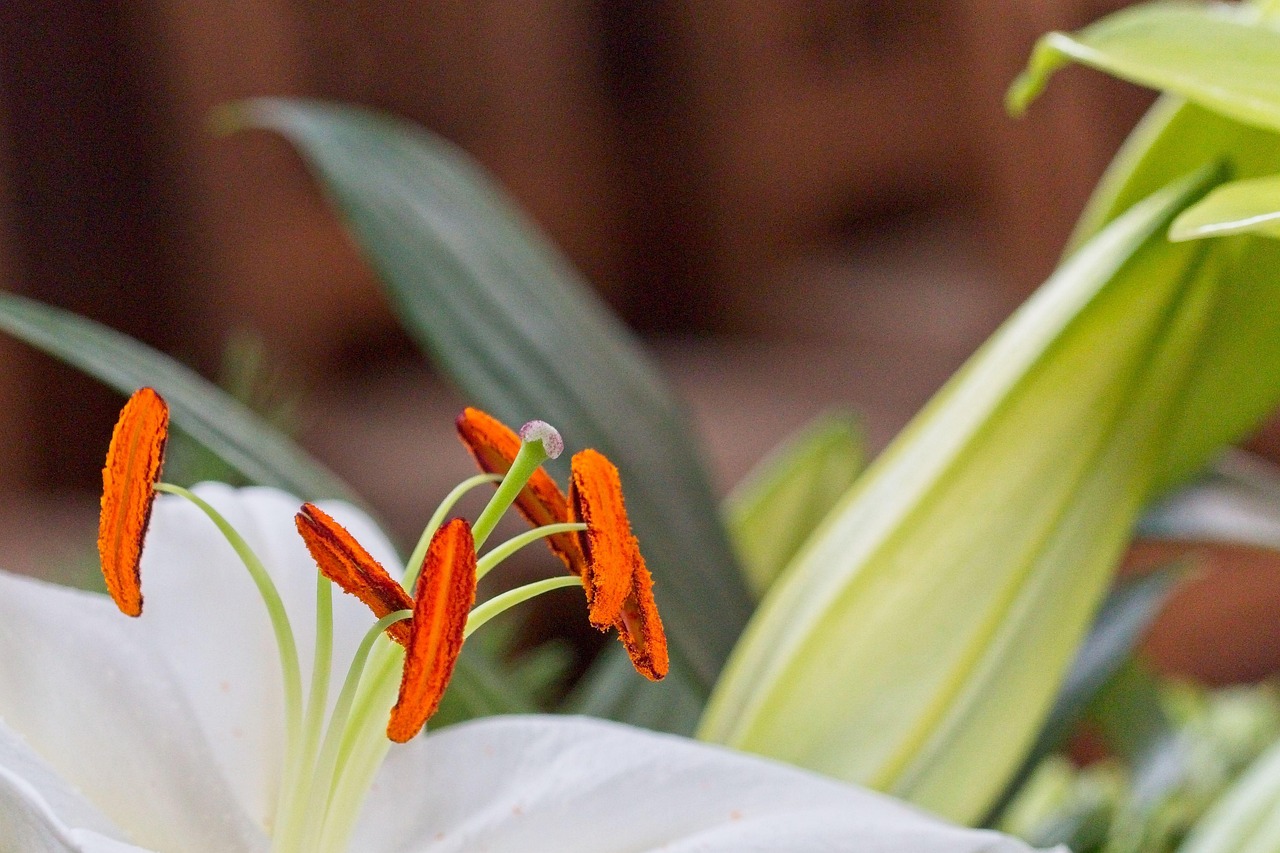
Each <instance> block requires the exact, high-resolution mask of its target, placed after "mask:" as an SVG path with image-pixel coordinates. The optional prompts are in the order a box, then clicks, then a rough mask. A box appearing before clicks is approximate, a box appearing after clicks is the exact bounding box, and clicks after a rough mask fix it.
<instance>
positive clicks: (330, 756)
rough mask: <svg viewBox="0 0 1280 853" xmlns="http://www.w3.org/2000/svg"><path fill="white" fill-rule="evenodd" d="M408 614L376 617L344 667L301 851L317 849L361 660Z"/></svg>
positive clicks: (311, 789) (410, 613)
mask: <svg viewBox="0 0 1280 853" xmlns="http://www.w3.org/2000/svg"><path fill="white" fill-rule="evenodd" d="M412 616H413V611H412V610H397V611H396V612H395V613H391V614H389V615H387V616H384V617H382V618H381V619H379V620H378V621H377V623H376V624H374V626H373V627H372V628H370V629H369V631H368V632H367V633H366V634H365V635H364V638H363V639H362V640H361V641H360V646H359V647H358V648H357V649H356V653H355V656H354V657H352V659H351V667H350V668H349V669H348V670H347V677H346V679H345V680H344V681H343V682H342V690H341V691H340V692H339V693H338V700H337V702H335V703H334V706H333V713H332V714H330V715H329V727H328V729H327V730H326V731H325V735H324V744H323V745H322V746H321V747H320V754H319V756H318V757H317V759H316V763H315V768H314V771H313V772H312V775H311V780H312V781H311V784H310V785H309V786H308V788H309V790H308V793H307V798H306V801H307V807H306V814H305V819H304V821H303V825H304V826H306V827H307V828H308V829H307V834H306V837H305V838H303V841H304V842H305V843H304V845H303V848H302V849H304V850H313V849H317V845H318V844H319V843H320V840H321V839H320V834H321V830H322V829H323V828H324V826H325V823H326V822H327V820H328V812H329V804H330V802H331V799H332V797H333V794H334V793H335V790H336V788H337V778H338V776H337V774H338V754H339V748H340V747H341V745H342V741H343V736H344V735H345V734H346V729H347V721H348V717H349V715H350V713H351V704H352V702H354V701H355V697H356V691H357V689H358V688H359V686H360V681H361V679H362V677H363V675H364V667H365V662H366V661H367V660H368V659H369V652H370V651H371V650H372V649H373V644H374V641H376V640H377V639H378V637H380V636H382V633H383V632H384V631H386V630H387V629H388V628H390V627H391V626H392V625H394V624H395V623H397V622H401V621H403V620H405V619H408V618H410V617H412Z"/></svg>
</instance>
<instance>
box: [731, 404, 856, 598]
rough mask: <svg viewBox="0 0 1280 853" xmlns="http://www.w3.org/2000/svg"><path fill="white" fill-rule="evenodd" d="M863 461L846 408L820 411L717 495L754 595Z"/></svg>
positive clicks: (810, 530)
mask: <svg viewBox="0 0 1280 853" xmlns="http://www.w3.org/2000/svg"><path fill="white" fill-rule="evenodd" d="M865 465H866V453H865V448H864V446H863V437H862V429H861V427H860V426H859V424H858V421H857V419H856V418H854V417H852V416H850V415H839V414H828V415H823V416H821V417H819V418H817V419H815V420H814V421H813V422H811V423H810V424H808V425H807V426H805V427H804V428H803V429H802V430H800V431H799V432H797V433H796V434H794V435H792V436H790V437H788V438H787V439H786V441H784V442H783V443H782V444H781V445H779V446H778V447H777V448H776V449H775V450H774V451H773V452H772V453H771V454H770V455H769V456H767V457H766V458H765V459H764V460H762V461H761V462H759V463H758V464H757V465H756V467H755V468H754V469H753V470H752V471H751V472H750V473H749V474H748V475H747V476H746V477H745V478H744V479H743V480H742V482H741V483H739V484H738V486H737V487H736V488H735V489H734V490H733V492H732V493H731V494H730V495H729V497H728V498H727V499H726V500H725V506H724V515H725V519H726V523H727V524H728V527H729V536H730V539H731V541H732V542H733V544H734V546H735V548H736V549H737V552H738V558H739V560H740V561H741V563H742V569H743V572H744V573H745V574H746V578H747V585H748V587H750V589H751V591H752V593H753V594H754V595H755V596H756V597H757V598H759V597H761V596H763V595H764V593H765V592H766V591H767V590H768V589H769V587H770V586H771V585H772V584H773V581H774V579H775V578H776V577H777V576H778V575H779V574H780V573H781V572H782V570H783V569H784V568H786V566H787V564H788V563H789V562H791V558H792V557H794V556H795V555H796V553H797V552H798V551H799V550H800V547H801V546H802V545H803V544H804V543H805V540H806V539H808V538H809V535H810V534H811V533H813V531H814V529H815V528H817V526H818V524H819V523H820V522H821V521H822V520H823V519H824V518H826V516H827V514H828V513H829V512H830V511H831V508H832V507H833V506H835V504H836V501H837V500H838V499H839V498H840V496H841V495H843V494H844V493H845V492H846V491H848V489H849V487H850V486H852V485H853V481H854V480H856V479H857V477H858V474H859V473H860V472H861V471H862V469H863V467H864V466H865Z"/></svg>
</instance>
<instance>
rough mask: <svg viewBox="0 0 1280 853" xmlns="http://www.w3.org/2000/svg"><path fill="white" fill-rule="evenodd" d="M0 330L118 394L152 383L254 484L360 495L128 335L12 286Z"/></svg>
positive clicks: (306, 494)
mask: <svg viewBox="0 0 1280 853" xmlns="http://www.w3.org/2000/svg"><path fill="white" fill-rule="evenodd" d="M0 331H3V332H6V333H8V334H10V335H13V336H14V337H15V338H18V339H19V340H21V341H25V342H26V343H28V344H30V345H31V346H33V347H36V348H37V349H39V350H42V351H43V352H46V353H48V354H49V355H52V356H54V357H56V358H58V359H61V360H62V361H65V362H67V363H68V364H70V365H73V366H75V367H77V368H79V369H80V370H83V371H84V372H85V373H87V374H89V375H90V376H92V377H94V378H95V379H98V380H100V381H102V382H104V383H106V384H107V385H110V386H111V387H112V388H115V389H116V390H117V391H119V392H120V393H121V394H126V395H127V394H131V393H133V392H134V391H135V390H137V389H138V388H140V387H141V386H143V385H150V386H151V387H153V388H155V389H156V390H157V391H159V392H160V394H161V395H163V396H164V398H165V400H166V401H167V402H168V403H169V410H170V415H171V417H172V420H173V424H174V426H176V427H177V428H179V429H181V430H183V431H184V432H186V433H187V434H188V435H189V436H191V438H193V439H195V440H196V441H197V442H199V443H200V444H202V445H204V446H205V447H207V448H208V449H209V450H211V451H213V452H214V453H215V454H217V455H218V456H219V457H220V458H222V459H223V460H224V461H225V462H226V463H227V464H229V465H231V466H232V467H233V468H235V469H236V470H237V471H239V472H240V473H241V474H243V475H244V476H246V477H248V478H249V479H250V480H252V481H253V482H255V483H260V484H262V485H267V486H277V487H279V488H281V489H284V490H286V491H289V492H292V493H293V494H295V495H297V496H299V497H301V498H303V499H305V500H316V499H318V498H324V497H335V498H344V499H346V500H348V501H352V502H358V499H357V498H356V497H355V496H354V494H353V493H352V492H351V490H350V489H349V488H348V487H347V486H346V485H345V484H344V483H343V482H342V481H341V480H339V479H338V477H337V476H335V475H334V474H332V473H330V472H329V471H328V470H327V469H325V468H324V466H322V465H321V464H320V463H319V462H317V461H316V460H314V459H312V458H311V457H310V456H309V455H307V453H306V452H304V451H303V450H302V449H301V448H299V447H298V446H297V445H296V444H295V443H294V442H293V441H291V440H290V439H289V438H287V437H285V436H284V435H283V434H281V433H280V431H279V430H277V429H276V428H275V427H273V426H272V425H271V424H270V423H268V422H267V421H266V420H264V419H263V418H261V417H260V416H258V415H256V414H254V413H253V412H252V411H251V410H250V409H248V408H247V407H246V406H245V405H244V404H242V403H240V402H239V401H238V400H236V399H235V398H233V397H231V396H230V395H229V394H227V393H226V392H225V391H223V390H222V389H221V388H219V387H218V386H216V385H214V384H213V383H212V382H210V381H208V380H207V379H205V378H204V377H202V376H200V375H199V374H197V373H196V372H195V371H193V370H191V369H189V368H187V367H185V366H183V365H181V364H179V363H178V362H176V361H174V360H173V359H172V358H170V357H169V356H167V355H165V354H164V353H161V352H157V351H156V350H153V349H151V348H150V347H148V346H146V345H145V344H142V343H139V342H138V341H135V340H133V339H132V338H130V337H128V336H127V335H122V334H120V333H119V332H117V331H115V330H113V329H109V328H107V327H106V326H103V325H101V324H99V323H95V322H94V321H92V320H88V319H86V318H84V317H80V316H77V315H75V314H72V313H70V312H68V311H63V310H62V309H60V308H54V307H52V306H49V305H44V304H42V303H39V302H36V301H34V300H31V299H27V298H26V297H23V296H17V295H15V294H12V293H0ZM103 447H104V449H105V447H106V437H104V438H103Z"/></svg>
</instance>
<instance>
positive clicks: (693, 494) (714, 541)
mask: <svg viewBox="0 0 1280 853" xmlns="http://www.w3.org/2000/svg"><path fill="white" fill-rule="evenodd" d="M239 120H241V121H243V122H244V123H246V124H250V125H253V126H257V127H263V128H269V129H273V130H276V131H278V132H279V133H281V134H283V135H284V136H285V137H286V138H288V139H289V140H290V141H291V142H293V143H294V145H296V146H297V147H298V149H299V150H300V151H301V152H302V154H303V156H304V157H305V158H306V160H307V162H308V164H309V165H310V167H311V168H312V169H313V170H314V172H315V173H316V175H317V177H318V178H319V180H320V182H321V183H322V185H323V187H324V188H325V190H326V192H327V193H328V194H329V196H330V197H331V199H332V200H333V202H334V204H335V205H336V206H337V208H338V209H339V210H340V211H341V213H342V215H343V216H344V217H345V218H346V220H347V221H348V223H349V225H350V227H351V230H352V232H353V233H354V235H355V237H356V239H357V241H358V242H359V244H360V246H361V247H362V248H363V249H364V251H365V252H366V254H367V256H368V257H369V259H370V261H371V263H372V264H373V266H374V268H375V269H376V270H377V271H378V273H379V274H380V276H381V278H382V281H383V283H384V285H385V286H386V288H387V292H388V293H389V294H390V296H391V299H392V302H393V304H394V305H395V307H396V310H397V311H398V313H399V314H400V317H401V319H402V320H403V322H404V323H405V326H406V328H407V329H408V330H409V332H410V334H411V335H413V336H414V337H415V339H416V340H417V341H418V342H419V343H420V344H421V345H422V346H423V347H424V348H425V349H426V350H428V351H429V352H430V353H431V354H432V356H433V358H434V360H435V363H436V364H438V365H439V366H440V367H441V369H442V370H444V371H445V372H446V373H447V374H448V375H449V376H450V377H451V378H452V380H453V381H454V382H455V383H456V384H457V385H458V387H459V388H461V389H462V391H463V392H464V393H465V394H467V395H468V396H469V397H470V398H471V399H472V400H474V401H475V403H476V405H479V406H481V407H483V408H485V409H488V410H489V411H491V412H492V413H493V414H494V415H495V416H497V417H499V418H501V419H503V420H505V421H507V422H510V423H515V424H519V423H521V422H522V421H525V420H529V419H531V418H535V417H536V418H541V419H544V420H547V421H550V422H551V423H553V424H556V425H557V426H558V427H559V428H560V429H561V430H562V431H563V433H564V435H565V440H566V442H567V444H568V446H570V447H587V446H590V447H595V448H597V449H598V450H600V451H601V452H603V453H605V454H606V455H608V456H609V457H610V458H611V459H612V460H613V461H614V462H615V464H617V466H618V468H619V470H620V471H621V473H622V479H623V483H624V484H625V488H626V491H627V507H628V509H629V511H630V514H631V520H632V523H633V525H634V527H635V530H636V534H637V536H638V537H639V538H640V541H641V542H643V543H644V551H645V555H646V558H647V560H648V563H649V566H650V568H651V569H652V571H653V573H654V576H655V578H656V581H657V583H656V591H657V596H658V601H659V605H660V607H661V609H662V614H663V619H664V622H665V624H666V626H667V630H668V634H669V636H670V637H671V639H672V645H673V656H674V658H675V662H676V663H682V664H683V665H684V666H687V667H688V668H689V669H690V670H691V673H690V675H691V678H690V679H689V681H688V683H690V684H692V685H694V686H697V687H700V688H701V689H704V690H705V689H706V687H708V686H709V685H710V683H711V681H712V680H713V679H714V677H715V675H716V673H718V672H719V670H720V668H721V665H722V664H723V662H724V660H725V658H726V657H727V656H728V654H729V650H730V648H731V647H732V646H733V643H734V641H735V639H736V638H737V636H738V634H739V632H740V631H741V630H742V627H743V625H745V624H746V620H747V618H748V616H749V615H750V613H751V609H752V604H751V599H750V596H749V595H748V593H747V590H746V588H745V586H744V584H743V582H742V580H741V576H740V574H739V571H738V569H737V566H736V565H735V562H734V559H733V555H732V552H731V550H730V547H729V543H728V538H727V536H726V534H725V531H724V529H723V527H722V526H721V525H720V523H719V516H718V513H717V508H716V503H715V500H714V497H713V494H712V490H711V487H710V485H709V481H708V478H707V476H706V474H705V472H704V469H703V465H702V462H701V459H700V458H699V455H698V452H697V450H696V446H697V441H696V439H695V435H694V431H693V429H692V427H691V426H690V423H689V421H688V419H687V418H686V416H685V413H684V411H683V410H682V409H681V408H680V406H679V405H678V404H677V403H676V401H675V400H674V398H673V396H672V395H671V393H670V392H669V391H668V390H667V388H666V386H665V385H664V384H663V383H662V381H661V380H660V378H659V376H658V374H657V372H656V371H655V370H654V369H653V367H652V366H651V365H650V362H649V360H648V358H647V357H646V356H645V355H644V353H643V352H642V351H641V348H640V346H639V345H638V343H637V342H636V341H635V340H634V339H633V337H632V336H631V335H630V334H629V333H628V332H627V331H626V330H625V329H624V328H623V327H622V326H621V324H619V323H618V321H617V320H616V319H615V318H614V317H612V316H611V315H610V314H609V313H608V311H607V310H606V309H605V307H604V306H603V305H602V304H601V303H600V301H599V299H598V298H597V297H595V296H594V295H593V294H592V293H591V292H590V290H589V289H588V288H587V287H586V286H585V285H584V284H583V282H582V281H581V280H580V279H579V277H578V276H577V274H576V273H574V272H573V271H572V270H571V269H570V268H569V266H568V264H567V263H566V262H565V260H564V259H563V258H562V257H561V256H560V255H559V254H557V253H556V252H555V250H553V249H552V248H551V247H550V245H549V244H548V243H547V242H546V241H545V240H544V239H542V238H541V237H540V236H539V235H538V233H537V231H536V230H535V229H534V227H533V226H532V225H530V224H529V223H528V222H527V221H526V220H525V218H524V217H523V216H521V215H520V214H519V213H518V212H517V211H516V210H515V209H514V207H513V206H512V205H511V204H510V202H508V201H507V200H506V199H505V197H503V195H502V194H501V192H500V191H499V190H498V189H497V188H496V187H495V186H494V184H493V183H492V182H491V181H490V180H489V179H488V178H486V177H485V176H484V175H483V174H482V173H481V172H480V171H479V170H478V169H477V167H476V166H475V165H474V164H473V163H472V162H471V161H470V160H469V159H467V158H466V157H465V155H463V154H462V153H461V152H460V151H458V150H457V149H455V148H453V147H452V146H450V145H449V144H447V143H446V142H444V141H443V140H440V139H438V138H436V137H434V136H431V135H429V134H427V133H425V132H423V131H421V130H418V129H415V128H412V127H409V126H406V125H404V124H401V123H399V122H396V121H393V120H391V119H389V118H386V117H382V116H378V115H374V114H372V113H369V112H365V111H362V110H357V109H352V108H348V107H340V106H334V105H328V104H321V103H311V102H303V101H283V100H257V101H252V102H250V103H248V104H246V105H244V106H242V107H241V108H240V109H239ZM562 463H563V460H562ZM557 470H560V471H563V464H561V466H560V467H559V468H558V469H557Z"/></svg>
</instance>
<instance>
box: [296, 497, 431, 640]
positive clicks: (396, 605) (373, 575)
mask: <svg viewBox="0 0 1280 853" xmlns="http://www.w3.org/2000/svg"><path fill="white" fill-rule="evenodd" d="M294 522H295V523H296V524H297V526H298V533H299V534H300V535H301V536H302V541H303V542H305V543H306V544H307V550H308V551H310V552H311V557H312V559H314V560H315V561H316V566H317V567H318V568H319V569H320V573H321V574H323V575H324V576H325V577H327V578H328V579H329V580H331V581H333V582H334V583H336V584H337V585H338V586H340V587H342V589H343V591H344V592H348V593H350V594H351V595H354V596H355V597H356V598H358V599H360V600H361V601H363V602H364V603H365V604H366V605H368V607H369V609H370V610H372V611H373V612H374V615H375V616H377V617H378V618H379V619H381V618H382V617H383V616H387V615H389V614H391V613H395V612H396V611H397V610H409V609H412V608H413V600H412V599H411V598H410V597H409V594H408V593H407V592H405V591H404V587H402V586H401V585H400V584H399V583H398V582H396V580H395V579H394V578H392V577H391V575H389V574H388V573H387V570H386V569H384V568H383V567H382V564H381V563H379V562H378V561H377V560H375V559H374V558H373V557H372V556H371V555H370V554H369V552H368V551H366V550H365V549H364V547H363V546H362V545H361V544H360V543H359V542H357V541H356V540H355V537H353V536H352V535H351V534H350V533H348V532H347V531H346V529H345V528H344V527H343V526H342V525H340V524H338V522H336V521H334V520H333V519H332V518H331V517H330V516H329V515H328V514H327V513H325V512H324V510H322V509H320V508H319V507H317V506H316V505H315V504H310V503H305V504H303V505H302V509H301V510H300V511H299V512H298V514H297V515H296V516H294ZM409 635H410V626H409V624H408V623H407V622H404V621H401V622H397V623H395V624H394V625H392V626H391V627H390V628H388V629H387V636H389V637H391V639H393V640H395V641H396V642H397V643H399V644H400V645H402V646H403V645H407V644H408V642H409Z"/></svg>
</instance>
